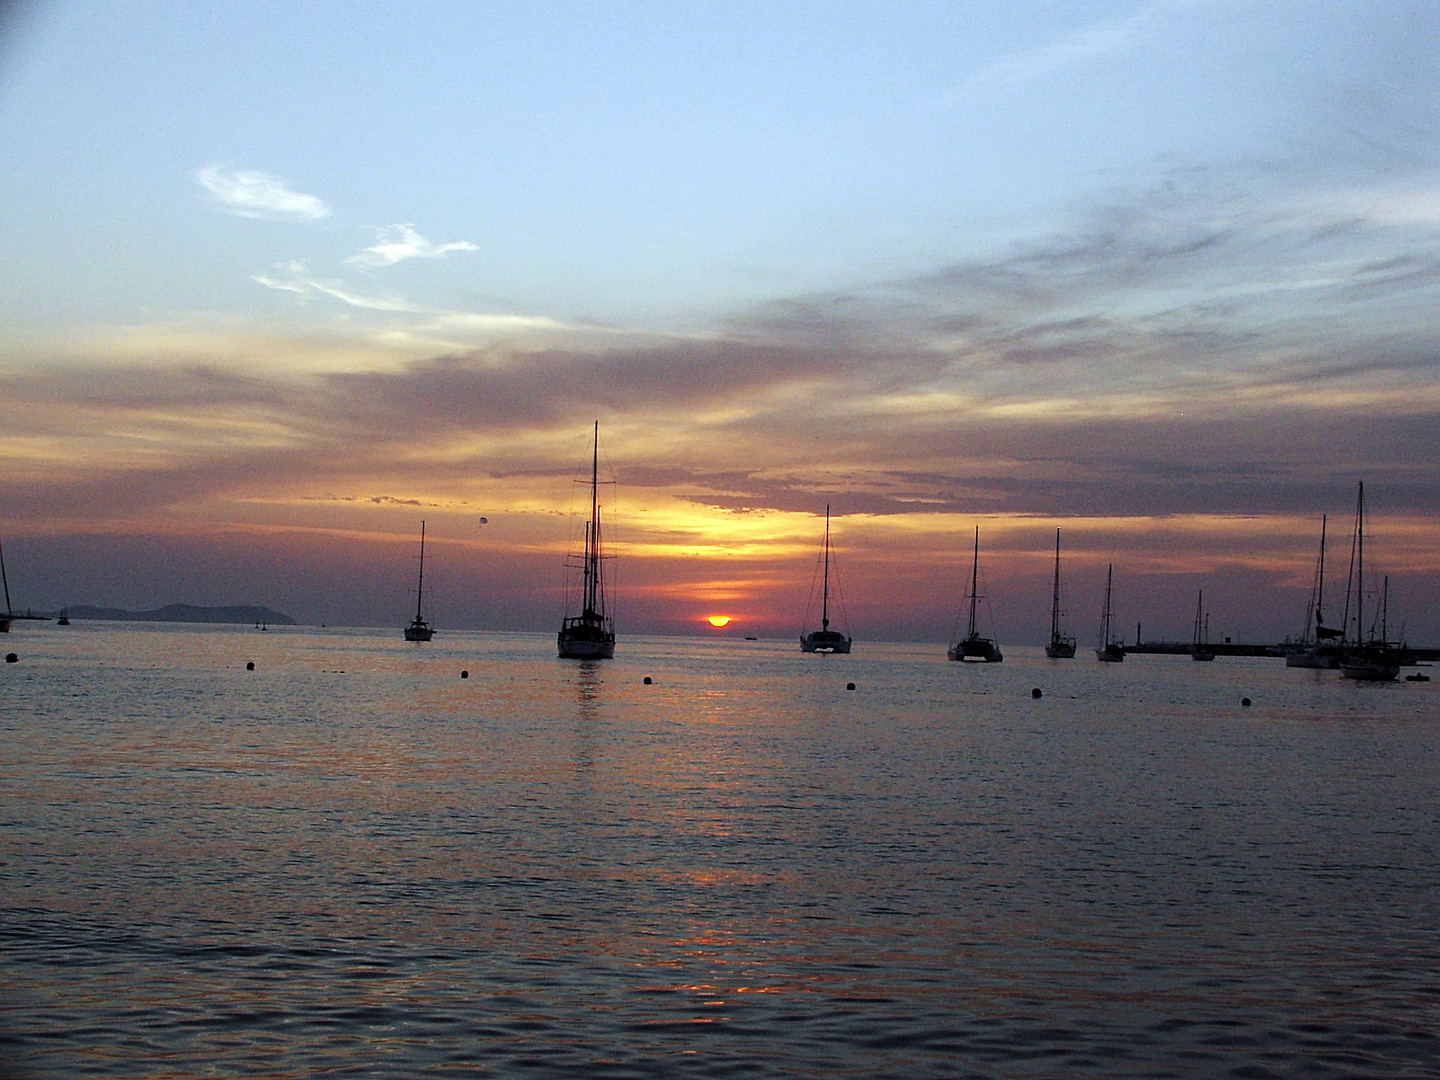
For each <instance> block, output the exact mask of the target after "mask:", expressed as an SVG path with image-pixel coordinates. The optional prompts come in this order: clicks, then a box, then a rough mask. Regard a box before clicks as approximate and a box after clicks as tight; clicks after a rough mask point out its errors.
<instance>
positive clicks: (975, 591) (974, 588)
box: [966, 525, 980, 637]
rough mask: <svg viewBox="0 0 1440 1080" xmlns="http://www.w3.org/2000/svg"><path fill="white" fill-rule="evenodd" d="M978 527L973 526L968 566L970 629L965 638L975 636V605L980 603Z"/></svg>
mask: <svg viewBox="0 0 1440 1080" xmlns="http://www.w3.org/2000/svg"><path fill="white" fill-rule="evenodd" d="M979 584H980V526H979V525H976V526H975V561H974V562H973V563H971V564H970V629H969V630H968V631H967V632H966V636H967V637H974V636H975V605H976V604H977V603H979V602H980V596H979V593H980V589H979Z"/></svg>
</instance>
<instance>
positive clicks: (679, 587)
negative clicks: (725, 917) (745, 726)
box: [0, 0, 1440, 648]
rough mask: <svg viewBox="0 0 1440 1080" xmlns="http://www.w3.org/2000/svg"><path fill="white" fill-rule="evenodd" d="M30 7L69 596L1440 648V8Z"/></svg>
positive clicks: (26, 415) (6, 12)
mask: <svg viewBox="0 0 1440 1080" xmlns="http://www.w3.org/2000/svg"><path fill="white" fill-rule="evenodd" d="M0 12H3V14H0V255H3V263H0V266H3V269H0V404H3V418H4V424H3V427H0V542H3V544H4V551H5V560H6V568H7V571H8V574H9V580H10V590H11V594H12V598H13V599H14V602H15V604H16V606H17V607H18V608H21V609H23V608H25V607H33V608H36V609H48V608H55V607H58V606H60V605H62V604H67V603H68V604H82V603H85V604H104V605H115V606H124V607H132V608H146V607H158V606H160V605H162V604H166V603H170V602H173V601H187V602H192V603H201V604H224V603H240V602H249V603H259V604H267V605H269V606H272V607H275V608H278V609H280V610H282V611H286V612H288V613H290V614H292V615H294V616H295V617H296V618H297V619H299V620H300V621H301V622H306V623H321V622H324V623H328V624H330V625H336V624H360V625H394V626H396V627H397V633H398V627H399V626H400V624H401V623H402V622H403V621H404V620H405V619H406V618H407V616H408V615H409V614H410V613H411V612H413V604H414V594H413V590H414V574H415V562H416V559H415V556H416V547H417V543H418V537H419V530H420V521H421V519H422V518H423V519H424V520H425V521H426V530H427V542H428V543H427V552H426V555H427V558H426V564H427V584H428V585H433V589H432V590H431V591H430V592H429V596H428V599H427V613H428V614H429V615H431V616H432V620H433V621H434V623H435V624H436V625H437V626H438V627H439V628H440V629H441V630H442V631H443V630H445V629H446V628H461V627H466V628H493V629H525V630H554V629H555V628H556V627H557V626H558V623H559V619H560V615H561V608H562V596H561V585H562V578H563V566H564V562H565V555H566V551H567V550H568V549H569V548H570V547H571V546H572V545H573V544H574V542H575V536H576V529H577V521H578V515H579V514H580V513H581V511H582V510H583V508H584V507H583V498H584V495H583V486H581V485H577V484H576V483H575V482H574V481H575V480H576V479H577V478H580V477H582V476H584V475H588V466H589V454H590V439H591V430H592V427H591V426H592V424H593V423H594V422H595V421H597V420H598V421H599V424H600V447H601V473H602V476H604V477H607V478H612V479H613V480H614V481H615V485H614V487H613V488H611V487H607V488H605V489H603V490H602V501H604V502H605V504H606V514H607V522H608V525H607V528H608V529H609V531H610V532H609V535H610V538H611V540H612V542H613V547H612V550H613V551H614V553H615V554H616V555H617V558H616V560H615V562H614V564H613V571H614V586H615V595H616V599H617V601H618V611H617V620H618V623H619V629H620V631H621V634H622V636H623V634H624V633H626V632H683V633H697V634H699V633H707V634H728V635H739V634H744V633H755V634H760V635H762V636H789V635H791V634H798V633H799V631H800V630H801V628H802V624H803V622H804V613H805V605H806V598H807V596H808V594H809V591H810V588H811V582H812V578H813V574H814V569H815V562H816V557H817V555H818V553H819V549H820V540H821V534H822V531H823V521H824V512H825V506H826V504H827V503H829V504H830V505H831V507H832V513H833V515H834V530H835V543H836V549H837V559H838V569H839V584H840V588H841V591H842V593H843V598H844V611H845V616H846V617H847V619H848V626H849V629H850V630H851V632H852V633H853V634H854V635H855V636H856V639H857V642H862V643H863V641H864V640H866V639H867V638H868V639H871V640H875V639H882V638H886V639H897V638H898V639H926V640H930V639H933V640H935V641H937V642H943V641H945V640H947V639H948V637H949V635H950V633H951V631H952V627H953V624H954V620H955V615H956V612H957V610H959V608H960V607H961V605H962V602H963V595H964V592H965V587H966V584H967V582H968V576H969V560H970V549H971V543H972V537H973V529H974V527H975V526H976V525H978V526H979V527H980V530H981V532H980V536H981V546H982V576H983V578H984V585H985V591H986V592H987V594H988V596H989V598H990V603H991V607H992V610H993V618H994V629H995V630H996V632H997V633H998V634H999V636H1000V637H1001V639H1002V641H1005V642H1014V643H1016V644H1025V643H1029V644H1038V643H1040V642H1041V641H1042V640H1043V639H1044V637H1045V634H1046V632H1047V629H1048V611H1049V595H1050V579H1049V575H1050V569H1051V560H1052V557H1053V544H1054V539H1055V529H1056V528H1057V527H1059V528H1061V529H1062V530H1063V535H1064V544H1065V552H1066V561H1065V568H1066V569H1065V573H1066V595H1067V608H1068V610H1069V611H1070V624H1071V628H1072V630H1073V631H1074V632H1075V633H1076V634H1077V636H1078V637H1079V638H1080V640H1081V642H1082V644H1088V643H1089V642H1090V641H1091V639H1092V638H1093V637H1094V633H1095V622H1096V619H1097V617H1098V613H1099V609H1100V592H1101V590H1102V589H1103V584H1104V576H1105V567H1106V564H1107V563H1111V562H1113V563H1114V564H1115V575H1116V601H1115V605H1116V609H1117V611H1118V613H1119V617H1120V620H1121V622H1122V623H1123V624H1125V625H1126V626H1127V627H1128V629H1127V634H1128V635H1130V636H1133V627H1134V624H1135V623H1136V622H1141V623H1143V624H1144V626H1145V630H1146V633H1145V636H1146V637H1160V636H1170V637H1182V638H1184V637H1188V636H1189V632H1190V624H1191V620H1192V618H1193V612H1194V605H1195V594H1196V590H1197V589H1200V588H1203V589H1204V590H1205V594H1206V600H1207V606H1208V607H1209V608H1210V610H1211V612H1212V615H1211V621H1212V627H1213V629H1212V636H1223V635H1226V634H1230V635H1233V636H1235V637H1237V638H1243V639H1247V640H1260V639H1267V638H1270V639H1274V638H1278V637H1280V636H1283V635H1285V634H1292V633H1297V632H1298V631H1299V630H1300V629H1301V628H1302V626H1303V623H1304V616H1305V605H1306V597H1307V595H1308V592H1309V587H1310V581H1311V576H1312V570H1313V564H1314V559H1315V554H1316V550H1317V547H1318V543H1319V531H1320V519H1321V515H1322V514H1328V515H1329V516H1330V517H1329V529H1330V538H1331V547H1330V559H1331V566H1332V568H1338V569H1337V570H1336V573H1337V575H1338V576H1337V577H1335V578H1333V579H1332V580H1331V581H1330V582H1329V583H1328V586H1327V587H1328V588H1330V589H1331V590H1332V591H1333V593H1334V595H1336V596H1338V595H1339V593H1340V592H1341V591H1342V590H1343V588H1344V568H1345V564H1346V561H1347V559H1348V550H1349V530H1350V527H1351V521H1352V515H1353V510H1354V502H1355V488H1356V483H1357V481H1360V480H1364V481H1365V485H1366V492H1367V498H1368V502H1369V508H1370V511H1371V518H1370V522H1369V525H1368V529H1369V546H1368V547H1367V552H1366V555H1367V566H1369V567H1370V568H1373V570H1374V571H1375V572H1376V573H1377V574H1383V573H1389V574H1390V575H1391V621H1392V624H1398V623H1404V625H1405V628H1406V635H1407V636H1408V637H1409V639H1410V640H1411V641H1412V642H1415V643H1440V614H1437V610H1440V603H1437V601H1440V481H1437V476H1436V459H1437V452H1436V451H1437V447H1440V379H1437V373H1440V372H1437V368H1440V317H1437V312H1440V49H1437V47H1436V43H1437V42H1440V4H1436V3H1435V2H1434V0H1385V2H1381V3H1375V2H1373V0H1365V2H1359V0H1356V2H1349V0H1339V2H1336V3H1327V4H1323V5H1321V4H1315V3H1313V2H1299V0H1295V2H1288V0H1253V2H1252V0H1123V2H1121V0H1115V2H1103V0H1086V2H1058V0H1057V2H1042V0H1036V2H1033V3H1026V4H998V3H996V4H990V3H986V4H980V3H959V2H954V3H918V2H917V3H892V2H878V3H823V4H822V3H804V4H802V3H771V2H763V3H759V2H757V3H745V2H739V3H731V2H723V3H722V2H717V3H674V2H671V0H664V2H655V3H639V2H636V3H626V2H620V3H579V2H575V3H564V2H556V3H505V2H496V3H484V4H474V3H427V2H423V0H420V2H416V3H410V4H380V3H373V2H367V0H346V2H344V3H339V2H315V3H304V4H294V3H283V4H282V3H268V2H256V3H246V4H197V5H175V4H172V3H158V2H148V0H127V2H123V3H122V2H104V3H102V2H95V0H74V2H54V3H46V2H36V0H30V2H28V3H21V4H20V5H19V6H18V7H17V6H15V5H5V6H4V7H3V8H0ZM482 516H483V517H484V518H485V519H486V521H485V523H484V524H481V522H480V518H481V517H482ZM712 614H725V615H729V616H730V617H731V618H732V620H733V621H732V622H731V623H730V624H729V625H728V626H726V627H725V628H724V629H723V630H716V629H712V628H711V627H710V625H709V623H707V622H706V621H705V619H706V616H709V615H712ZM858 647H859V645H857V648H858Z"/></svg>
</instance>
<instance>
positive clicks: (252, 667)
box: [245, 660, 255, 671]
mask: <svg viewBox="0 0 1440 1080" xmlns="http://www.w3.org/2000/svg"><path fill="white" fill-rule="evenodd" d="M245 670H246V671H254V670H255V661H254V660H250V661H247V662H246V664H245Z"/></svg>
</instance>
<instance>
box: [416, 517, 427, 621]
mask: <svg viewBox="0 0 1440 1080" xmlns="http://www.w3.org/2000/svg"><path fill="white" fill-rule="evenodd" d="M424 596H425V521H424V519H423V518H422V519H421V521H420V584H419V585H417V586H415V621H416V622H417V623H418V622H423V621H424V620H422V619H421V617H420V604H421V601H422V600H423V598H424Z"/></svg>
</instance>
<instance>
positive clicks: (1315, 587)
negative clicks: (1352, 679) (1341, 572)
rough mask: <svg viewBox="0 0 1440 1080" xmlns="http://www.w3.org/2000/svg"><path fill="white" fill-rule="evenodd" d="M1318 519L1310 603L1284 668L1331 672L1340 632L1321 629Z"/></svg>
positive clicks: (1322, 592)
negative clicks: (1316, 546)
mask: <svg viewBox="0 0 1440 1080" xmlns="http://www.w3.org/2000/svg"><path fill="white" fill-rule="evenodd" d="M1328 520H1329V519H1328V517H1326V516H1325V515H1322V516H1321V518H1320V555H1319V557H1318V558H1317V559H1316V562H1315V580H1314V582H1313V583H1312V584H1311V586H1310V603H1309V605H1308V606H1307V608H1306V610H1305V629H1304V631H1303V632H1302V633H1301V635H1300V642H1299V644H1298V645H1297V646H1296V647H1295V648H1293V649H1291V650H1289V651H1288V652H1286V654H1285V666H1286V667H1293V668H1322V669H1333V668H1337V667H1339V666H1340V638H1341V637H1342V636H1343V632H1342V631H1340V630H1336V629H1333V628H1332V627H1329V626H1326V625H1325V614H1324V612H1325V526H1326V523H1327V521H1328Z"/></svg>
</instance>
